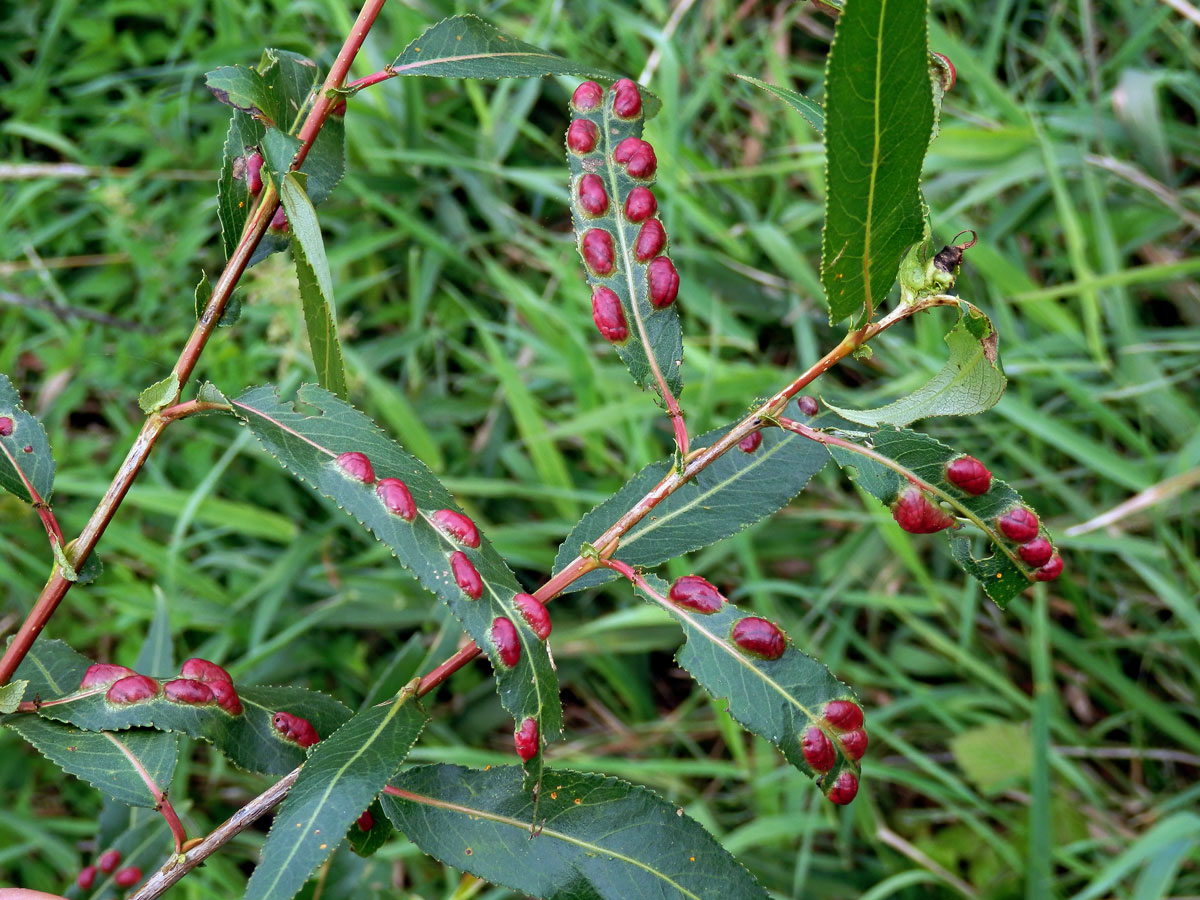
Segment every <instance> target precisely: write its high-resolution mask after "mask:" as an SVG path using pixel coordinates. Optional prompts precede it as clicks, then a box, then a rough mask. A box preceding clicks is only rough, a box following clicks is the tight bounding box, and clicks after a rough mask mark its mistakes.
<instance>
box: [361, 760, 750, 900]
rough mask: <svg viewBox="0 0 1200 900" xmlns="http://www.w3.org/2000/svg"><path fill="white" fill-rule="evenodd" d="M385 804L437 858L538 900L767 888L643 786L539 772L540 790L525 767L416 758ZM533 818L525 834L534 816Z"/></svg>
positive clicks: (717, 896)
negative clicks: (538, 792) (527, 778)
mask: <svg viewBox="0 0 1200 900" xmlns="http://www.w3.org/2000/svg"><path fill="white" fill-rule="evenodd" d="M392 784H393V786H394V787H395V788H397V789H398V790H399V791H401V792H403V793H402V796H393V795H392V794H385V795H384V797H383V801H382V802H383V807H384V809H385V810H386V811H387V814H388V816H389V817H390V818H391V820H392V822H393V823H394V824H395V826H396V827H397V828H398V829H400V830H401V831H403V832H404V833H405V835H407V836H408V838H409V839H410V840H411V841H412V842H413V843H415V844H416V845H417V846H418V847H420V848H421V849H422V850H424V851H425V852H426V853H428V854H429V855H430V856H433V857H436V858H437V859H439V860H441V861H442V862H444V863H447V864H449V865H452V866H454V867H455V868H457V869H463V870H465V871H467V872H470V873H471V874H473V875H476V876H478V877H480V878H483V879H485V880H487V881H490V882H492V883H493V884H498V885H503V886H505V887H508V888H511V889H512V890H515V891H518V892H520V893H522V894H527V895H530V896H533V897H542V898H546V900H584V898H586V900H674V898H686V900H709V898H711V900H734V898H736V900H753V898H763V900H765V898H766V896H767V894H766V892H765V891H764V890H763V889H762V888H761V887H760V886H759V885H758V884H757V882H755V880H754V878H753V877H752V876H751V875H750V873H749V872H747V871H746V870H745V869H744V868H743V867H742V865H741V864H740V863H739V862H738V861H737V860H735V859H734V858H733V857H732V856H730V855H729V852H728V851H727V850H725V849H724V848H723V847H722V846H721V845H720V844H718V843H717V841H716V839H715V838H713V836H712V835H710V834H709V833H708V832H707V831H705V830H704V828H703V827H702V826H701V825H700V823H698V822H696V821H694V820H693V819H691V818H690V817H688V816H685V815H684V814H683V810H681V809H678V808H677V807H676V806H674V804H670V803H667V802H666V801H665V800H663V799H662V798H660V797H658V796H657V795H656V794H654V793H652V792H651V791H649V790H647V789H646V788H644V787H640V786H636V785H632V784H629V783H627V782H624V781H620V780H618V779H616V778H606V777H604V776H603V775H594V774H584V773H581V772H572V771H568V770H566V769H547V770H546V776H545V781H544V784H543V789H542V796H541V797H540V798H539V802H538V804H537V805H536V808H535V802H534V800H533V799H532V798H531V797H530V796H529V793H528V791H526V790H524V788H523V786H522V779H521V770H520V769H519V768H517V767H515V766H494V767H491V768H489V769H487V770H485V771H477V770H471V769H465V768H462V767H461V766H452V765H432V766H418V767H416V768H412V769H408V770H406V771H405V772H403V773H401V774H400V775H399V776H398V777H397V778H395V779H394V780H393V781H392ZM535 814H536V816H537V827H536V829H535V830H534V833H533V835H532V836H531V834H530V822H531V821H533V819H534V816H535Z"/></svg>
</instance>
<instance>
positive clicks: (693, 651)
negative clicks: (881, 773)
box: [637, 575, 867, 803]
mask: <svg viewBox="0 0 1200 900" xmlns="http://www.w3.org/2000/svg"><path fill="white" fill-rule="evenodd" d="M645 579H646V582H647V583H648V584H649V585H650V587H651V588H652V589H653V590H654V592H656V594H657V596H655V594H654V593H650V592H647V591H645V590H643V589H642V588H640V587H639V588H637V591H638V593H639V594H640V595H641V596H642V597H643V598H644V599H646V600H649V601H650V602H651V603H653V604H655V605H656V606H659V607H660V608H662V609H664V610H665V611H666V612H667V613H669V614H670V615H671V617H672V618H673V619H675V620H676V621H677V622H679V624H680V625H681V626H683V632H684V635H685V636H686V638H687V641H686V643H684V645H683V646H682V647H680V648H679V651H678V652H677V653H676V655H675V658H676V659H677V660H678V661H679V664H680V665H681V666H683V668H684V669H686V670H687V671H688V672H689V673H690V674H691V676H692V677H693V678H695V679H696V683H697V684H699V685H700V686H701V687H702V688H704V690H706V691H707V692H708V693H710V694H711V695H712V696H713V697H717V698H720V699H725V700H726V701H727V702H728V704H729V714H730V715H731V716H732V717H733V718H734V719H735V720H736V721H737V722H739V723H740V724H741V725H742V726H743V727H745V728H746V729H747V730H749V731H751V732H753V733H754V734H757V735H761V736H762V737H765V738H766V739H767V740H769V741H770V742H771V743H773V744H774V745H775V746H777V747H778V748H779V749H780V751H782V753H783V755H784V757H785V758H786V759H787V761H788V762H790V763H791V764H792V765H793V766H795V767H796V768H797V769H799V770H800V771H801V772H804V773H805V774H807V775H809V776H810V777H811V778H813V780H815V781H816V782H817V784H818V786H820V787H821V789H822V791H824V793H825V795H826V796H827V797H829V799H831V800H833V802H835V803H848V802H849V801H850V800H852V799H853V794H854V793H855V792H857V787H858V773H859V764H858V761H859V759H860V758H861V757H862V755H863V753H864V752H865V751H866V749H867V733H866V731H865V730H864V729H863V728H862V708H861V707H860V706H859V705H858V704H857V703H856V702H855V700H854V699H853V698H854V692H853V691H851V690H850V688H848V687H847V686H846V685H844V684H842V682H840V681H838V680H837V679H836V678H834V677H833V675H832V674H831V673H830V671H829V670H828V669H827V668H825V666H823V665H822V664H821V663H819V662H817V661H816V660H815V659H813V658H812V657H811V656H809V655H807V654H805V653H802V652H800V651H799V650H797V649H796V647H795V645H794V644H792V642H791V641H789V640H788V639H787V636H786V635H785V634H784V633H783V631H782V630H781V629H780V628H779V626H777V625H776V624H775V623H773V622H770V621H768V620H767V619H763V618H760V617H758V616H749V615H747V614H746V613H744V612H743V611H742V610H740V609H738V607H736V606H734V605H733V604H732V603H729V602H726V601H724V597H723V596H721V594H720V593H719V592H718V591H717V589H716V588H715V587H713V586H712V585H711V584H709V583H708V582H707V581H705V580H704V579H701V578H698V577H697V576H694V575H693V576H684V577H683V578H680V579H677V580H676V582H675V583H674V584H673V585H672V586H671V587H670V588H668V586H667V583H666V582H665V581H663V580H662V579H661V578H657V577H655V576H653V575H646V576H645ZM713 595H715V598H714V596H713ZM716 598H719V599H720V601H721V602H717V600H716ZM851 707H852V708H853V710H854V711H855V714H854V715H851V714H850V713H849V712H848V710H849V709H850V708H851ZM831 711H832V713H833V714H832V716H831V715H830V712H831ZM851 781H852V782H853V785H854V791H853V792H852V791H850V790H849V785H850V783H851ZM835 787H837V791H836V793H835Z"/></svg>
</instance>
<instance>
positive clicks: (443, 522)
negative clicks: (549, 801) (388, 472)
mask: <svg viewBox="0 0 1200 900" xmlns="http://www.w3.org/2000/svg"><path fill="white" fill-rule="evenodd" d="M336 463H337V466H338V468H339V469H341V471H342V472H343V473H345V474H346V475H347V476H348V477H350V478H352V479H354V480H355V481H358V482H361V483H362V484H365V485H371V484H374V485H375V495H376V496H377V497H378V498H379V500H380V501H381V502H382V503H383V506H384V508H385V509H386V510H387V511H388V512H389V513H391V514H393V515H397V516H400V517H401V518H402V519H404V520H405V521H406V522H411V521H413V520H414V519H415V518H416V516H417V504H416V502H415V501H414V500H413V496H412V492H411V491H409V489H408V485H406V484H405V483H404V482H403V481H401V480H400V479H399V478H381V479H380V480H379V481H378V482H376V480H375V467H374V466H373V465H372V463H371V460H370V459H369V458H368V457H367V455H366V454H365V453H359V452H357V451H350V452H348V453H343V454H341V455H340V456H338V457H337V460H336ZM428 520H429V523H430V524H431V525H432V526H433V527H434V528H436V529H437V530H438V531H440V532H441V533H442V534H444V535H446V536H447V537H450V538H453V539H454V540H456V541H458V542H459V543H461V544H464V545H465V546H467V547H470V548H472V549H478V547H479V543H480V541H479V529H478V528H476V527H475V523H474V522H472V521H471V520H470V518H468V517H467V516H464V515H463V514H462V513H460V512H456V511H455V510H452V509H439V510H437V511H436V512H435V513H433V514H432V515H430V516H429V517H428ZM450 574H451V575H452V576H453V577H454V582H455V584H457V585H458V586H459V588H460V589H461V590H462V592H463V593H464V594H466V595H467V596H468V597H469V598H470V599H472V600H478V599H479V598H480V597H482V596H483V579H482V578H480V576H479V570H478V569H476V568H475V564H474V563H473V562H471V558H470V557H469V556H467V554H466V553H464V552H463V551H462V550H455V551H454V552H453V553H451V554H450ZM513 605H515V606H516V608H517V611H518V612H519V613H520V614H521V618H523V619H524V620H525V622H526V624H527V625H528V626H529V629H530V630H531V631H532V632H533V633H534V635H535V636H536V637H537V639H538V640H540V641H544V640H546V638H548V637H549V636H550V613H549V611H547V609H546V605H545V604H544V603H542V601H541V600H539V599H538V598H537V597H535V596H533V594H524V593H521V594H517V595H516V596H514V597H513ZM491 639H492V644H493V646H495V648H496V655H497V656H498V657H499V658H500V663H501V665H503V666H504V667H506V668H510V669H511V668H512V667H513V666H515V665H516V664H517V663H518V662H520V661H521V639H520V636H519V635H518V634H517V627H516V625H514V624H513V622H512V620H511V619H509V618H508V617H507V616H497V617H496V618H495V619H493V620H492V628H491ZM514 741H515V744H516V749H517V753H518V754H519V755H520V757H521V759H523V760H526V761H528V760H530V759H532V758H533V757H534V756H536V755H537V752H538V746H539V740H538V727H537V720H536V719H533V718H528V719H526V720H525V721H523V722H522V723H521V725H520V727H519V728H518V729H517V732H516V734H515V736H514Z"/></svg>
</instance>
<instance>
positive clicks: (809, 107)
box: [733, 72, 825, 134]
mask: <svg viewBox="0 0 1200 900" xmlns="http://www.w3.org/2000/svg"><path fill="white" fill-rule="evenodd" d="M733 74H734V77H736V78H740V79H742V81H745V82H748V83H749V84H752V85H754V86H755V87H759V88H762V89H763V90H764V91H766V92H767V93H768V94H771V95H773V96H775V97H778V98H779V99H780V100H782V101H783V102H784V103H786V104H787V105H788V106H790V107H791V108H792V109H794V110H796V112H798V113H800V115H802V116H804V118H805V119H806V120H807V121H808V124H809V125H811V126H812V127H813V128H814V129H816V132H817V134H824V133H825V107H823V106H822V105H821V104H820V103H818V102H817V101H816V100H814V99H812V98H811V97H806V96H804V95H803V94H801V93H800V92H799V91H793V90H791V89H790V88H785V87H778V86H777V85H774V84H767V83H766V82H765V81H759V80H758V79H757V78H751V77H750V76H749V75H742V74H739V73H737V72H734V73H733Z"/></svg>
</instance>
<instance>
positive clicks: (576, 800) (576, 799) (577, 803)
mask: <svg viewBox="0 0 1200 900" xmlns="http://www.w3.org/2000/svg"><path fill="white" fill-rule="evenodd" d="M582 802H583V801H582V800H580V799H579V798H578V797H576V798H575V805H576V806H578V805H579V804H580V803H582Z"/></svg>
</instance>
